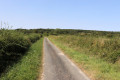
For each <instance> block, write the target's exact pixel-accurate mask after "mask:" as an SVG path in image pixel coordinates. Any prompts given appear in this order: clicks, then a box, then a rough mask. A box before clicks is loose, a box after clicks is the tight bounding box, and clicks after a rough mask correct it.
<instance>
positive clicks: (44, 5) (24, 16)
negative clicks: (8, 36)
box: [0, 0, 120, 31]
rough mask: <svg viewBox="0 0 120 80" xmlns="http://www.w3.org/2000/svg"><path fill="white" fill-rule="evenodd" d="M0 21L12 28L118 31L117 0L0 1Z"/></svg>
mask: <svg viewBox="0 0 120 80" xmlns="http://www.w3.org/2000/svg"><path fill="white" fill-rule="evenodd" d="M0 21H3V22H4V21H5V22H8V23H9V24H10V25H13V26H14V27H13V28H27V29H31V28H61V29H87V30H105V31H120V0H0Z"/></svg>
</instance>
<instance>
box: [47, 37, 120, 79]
mask: <svg viewBox="0 0 120 80" xmlns="http://www.w3.org/2000/svg"><path fill="white" fill-rule="evenodd" d="M77 38H79V37H77ZM49 39H50V40H51V41H52V42H53V43H54V44H55V45H56V46H58V47H59V48H60V49H61V50H62V51H63V52H64V53H65V54H66V55H67V56H68V57H69V58H70V59H72V60H73V61H74V62H75V63H76V64H77V65H78V66H79V67H80V68H81V69H82V70H83V71H84V72H85V73H86V74H87V75H88V76H89V77H90V78H91V80H119V79H120V65H119V64H117V63H116V64H113V63H110V62H108V61H105V59H103V58H100V57H99V56H95V55H93V53H92V52H90V51H88V50H87V48H80V47H79V45H80V44H81V45H83V47H84V45H85V44H82V41H79V42H81V43H80V44H79V43H78V42H77V41H76V43H74V42H75V41H73V40H75V39H76V37H74V38H71V37H70V36H69V38H68V37H67V36H50V37H49ZM86 40H87V39H86ZM83 41H84V40H83ZM73 43H74V44H73ZM76 45H78V47H77V46H76Z"/></svg>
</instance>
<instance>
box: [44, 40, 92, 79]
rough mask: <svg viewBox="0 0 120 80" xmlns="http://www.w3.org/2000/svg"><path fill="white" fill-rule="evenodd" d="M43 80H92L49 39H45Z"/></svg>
mask: <svg viewBox="0 0 120 80" xmlns="http://www.w3.org/2000/svg"><path fill="white" fill-rule="evenodd" d="M43 62H44V64H43V74H42V75H43V78H42V80H90V79H89V78H88V77H87V76H86V75H85V74H84V73H83V72H82V71H81V70H80V69H79V68H78V67H77V66H76V65H75V64H74V63H73V62H72V61H70V59H68V58H67V57H66V56H65V55H64V54H63V53H62V52H61V51H60V50H59V49H58V48H56V47H55V46H54V45H53V44H52V43H51V42H50V41H49V40H48V39H47V38H45V39H44V60H43Z"/></svg>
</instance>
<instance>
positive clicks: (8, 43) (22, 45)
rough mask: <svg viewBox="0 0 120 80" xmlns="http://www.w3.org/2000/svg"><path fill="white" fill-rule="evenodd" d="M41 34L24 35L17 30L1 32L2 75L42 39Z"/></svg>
mask: <svg viewBox="0 0 120 80" xmlns="http://www.w3.org/2000/svg"><path fill="white" fill-rule="evenodd" d="M40 37H41V36H40V34H36V33H29V34H24V33H22V32H18V31H15V30H1V31H0V73H1V72H3V71H4V70H5V68H6V67H7V66H8V65H11V64H13V63H14V62H15V61H16V60H18V59H19V58H20V57H21V56H22V55H23V54H24V53H25V52H26V51H27V50H28V48H29V47H30V46H31V44H32V43H34V42H35V41H37V40H38V39H39V38H40Z"/></svg>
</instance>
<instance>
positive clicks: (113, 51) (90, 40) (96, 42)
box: [53, 35, 120, 63]
mask: <svg viewBox="0 0 120 80" xmlns="http://www.w3.org/2000/svg"><path fill="white" fill-rule="evenodd" d="M53 38H55V39H56V40H57V41H60V42H62V43H64V44H67V45H69V46H70V47H73V48H75V49H76V50H83V49H85V50H86V54H89V55H94V56H98V57H100V58H103V59H105V60H107V61H109V62H111V63H116V62H117V61H119V60H120V38H119V37H113V38H108V37H101V36H100V37H95V36H88V35H84V36H83V35H82V36H81V35H62V36H56V37H53Z"/></svg>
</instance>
